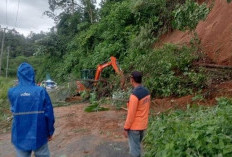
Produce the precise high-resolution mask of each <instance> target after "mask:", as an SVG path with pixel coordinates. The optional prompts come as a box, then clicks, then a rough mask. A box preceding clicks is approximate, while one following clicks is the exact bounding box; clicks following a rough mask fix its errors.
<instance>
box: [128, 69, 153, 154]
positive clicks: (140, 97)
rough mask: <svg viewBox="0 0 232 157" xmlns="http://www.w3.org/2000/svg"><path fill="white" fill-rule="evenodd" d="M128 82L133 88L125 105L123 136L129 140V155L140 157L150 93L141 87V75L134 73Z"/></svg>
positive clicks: (146, 123)
mask: <svg viewBox="0 0 232 157" xmlns="http://www.w3.org/2000/svg"><path fill="white" fill-rule="evenodd" d="M130 82H131V84H132V86H133V87H134V89H133V91H132V94H131V95H130V99H129V102H128V104H127V108H128V112H127V118H126V122H125V125H124V135H125V137H126V138H127V137H128V139H129V147H130V155H132V156H133V157H140V155H141V147H140V144H141V141H142V139H143V135H144V130H146V129H147V125H148V114H149V108H150V93H149V91H148V90H147V89H146V88H145V87H143V86H142V73H141V72H138V71H134V72H132V74H131V77H130Z"/></svg>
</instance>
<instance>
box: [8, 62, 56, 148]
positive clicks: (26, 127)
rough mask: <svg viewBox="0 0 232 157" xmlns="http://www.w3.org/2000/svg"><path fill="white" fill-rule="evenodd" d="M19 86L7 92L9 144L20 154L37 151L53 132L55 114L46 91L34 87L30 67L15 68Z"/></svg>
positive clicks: (32, 72)
mask: <svg viewBox="0 0 232 157" xmlns="http://www.w3.org/2000/svg"><path fill="white" fill-rule="evenodd" d="M17 75H18V79H19V84H18V85H17V86H15V87H13V88H10V89H9V91H8V98H9V100H10V103H11V112H12V114H13V122H12V137H11V141H12V143H13V144H14V146H15V147H17V148H18V149H20V150H23V151H30V150H36V149H38V148H40V147H41V146H42V145H44V144H46V143H47V141H48V137H50V136H52V135H53V133H54V130H55V129H54V122H55V120H54V113H53V107H52V103H51V100H50V97H49V95H48V93H47V91H46V90H45V89H44V88H42V87H39V86H37V85H36V84H35V73H34V70H33V68H32V66H31V65H30V64H28V63H22V64H21V65H20V66H19V68H18V73H17Z"/></svg>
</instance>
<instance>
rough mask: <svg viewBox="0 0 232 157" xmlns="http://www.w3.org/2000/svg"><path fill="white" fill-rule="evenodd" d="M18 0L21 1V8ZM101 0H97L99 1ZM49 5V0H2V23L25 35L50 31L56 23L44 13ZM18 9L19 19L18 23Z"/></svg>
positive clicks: (0, 4) (0, 17) (0, 0)
mask: <svg viewBox="0 0 232 157" xmlns="http://www.w3.org/2000/svg"><path fill="white" fill-rule="evenodd" d="M18 1H20V4H19V10H18ZM100 1H101V0H97V2H98V3H99V2H100ZM6 2H7V3H6ZM6 4H7V20H6ZM48 7H49V6H48V0H0V25H1V26H2V27H8V28H15V29H16V30H17V31H18V32H19V33H20V34H24V35H25V36H27V35H28V34H29V33H30V32H31V31H32V32H35V33H39V32H40V31H44V32H48V31H49V30H50V28H51V27H53V26H54V25H55V24H54V22H53V20H52V19H50V18H49V17H47V16H46V15H43V12H44V11H46V10H49V8H48ZM17 10H18V19H17V23H16V16H17Z"/></svg>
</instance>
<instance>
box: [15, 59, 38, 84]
mask: <svg viewBox="0 0 232 157" xmlns="http://www.w3.org/2000/svg"><path fill="white" fill-rule="evenodd" d="M17 76H18V79H19V84H20V85H34V84H35V72H34V69H33V68H32V66H31V65H30V64H28V63H22V64H21V65H20V66H19V68H18V73H17Z"/></svg>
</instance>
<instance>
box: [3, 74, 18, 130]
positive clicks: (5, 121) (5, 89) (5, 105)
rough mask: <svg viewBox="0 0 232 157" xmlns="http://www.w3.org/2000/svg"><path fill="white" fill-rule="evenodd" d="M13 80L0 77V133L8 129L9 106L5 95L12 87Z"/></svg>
mask: <svg viewBox="0 0 232 157" xmlns="http://www.w3.org/2000/svg"><path fill="white" fill-rule="evenodd" d="M14 83H15V82H14V79H13V78H7V79H6V78H2V77H0V87H1V88H0V126H1V127H0V133H2V132H5V131H6V130H7V129H9V128H8V127H9V124H10V123H9V117H10V116H11V113H10V104H9V102H8V97H7V93H8V90H9V88H10V87H12V86H13V85H14Z"/></svg>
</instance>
